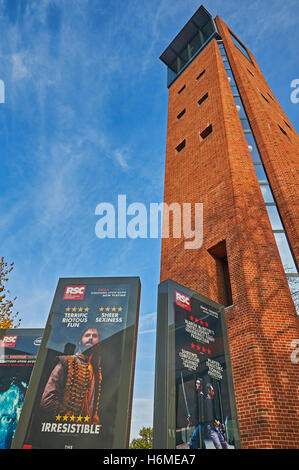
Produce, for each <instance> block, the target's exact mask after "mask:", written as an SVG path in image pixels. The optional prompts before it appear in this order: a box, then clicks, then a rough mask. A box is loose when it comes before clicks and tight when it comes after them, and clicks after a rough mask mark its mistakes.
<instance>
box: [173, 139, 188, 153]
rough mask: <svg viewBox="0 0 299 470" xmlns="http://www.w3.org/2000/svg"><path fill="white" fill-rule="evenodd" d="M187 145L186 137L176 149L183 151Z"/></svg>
mask: <svg viewBox="0 0 299 470" xmlns="http://www.w3.org/2000/svg"><path fill="white" fill-rule="evenodd" d="M185 147H186V139H184V140H183V141H182V142H181V143H180V144H179V145H178V146H177V147H176V148H175V149H176V151H177V152H181V151H182V150H183V148H185Z"/></svg>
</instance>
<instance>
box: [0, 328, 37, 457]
mask: <svg viewBox="0 0 299 470" xmlns="http://www.w3.org/2000/svg"><path fill="white" fill-rule="evenodd" d="M43 331H44V330H42V329H20V328H14V329H3V330H0V449H9V448H10V445H11V442H12V439H13V436H14V434H15V430H16V427H17V424H18V422H19V418H20V414H21V410H22V406H23V402H24V398H25V394H26V391H27V388H28V384H29V380H30V376H31V372H32V369H33V366H34V364H35V361H36V356H37V352H38V349H39V346H40V344H41V340H42V335H43Z"/></svg>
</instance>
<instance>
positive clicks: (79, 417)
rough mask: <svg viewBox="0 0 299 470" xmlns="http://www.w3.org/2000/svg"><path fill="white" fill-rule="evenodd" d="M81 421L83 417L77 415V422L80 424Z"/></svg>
mask: <svg viewBox="0 0 299 470" xmlns="http://www.w3.org/2000/svg"><path fill="white" fill-rule="evenodd" d="M82 419H83V416H81V415H79V416H78V417H77V421H79V422H80V423H81V421H82Z"/></svg>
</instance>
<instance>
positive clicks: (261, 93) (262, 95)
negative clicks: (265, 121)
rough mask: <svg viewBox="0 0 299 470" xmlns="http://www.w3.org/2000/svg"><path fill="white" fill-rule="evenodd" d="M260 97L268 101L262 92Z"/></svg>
mask: <svg viewBox="0 0 299 470" xmlns="http://www.w3.org/2000/svg"><path fill="white" fill-rule="evenodd" d="M261 95H262V97H263V98H264V100H265V101H267V103H269V101H268V100H267V98H266V97H265V96H264V95H263V93H261Z"/></svg>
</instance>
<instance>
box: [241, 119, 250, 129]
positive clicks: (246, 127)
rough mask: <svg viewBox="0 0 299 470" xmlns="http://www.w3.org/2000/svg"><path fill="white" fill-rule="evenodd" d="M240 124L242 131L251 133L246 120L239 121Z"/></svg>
mask: <svg viewBox="0 0 299 470" xmlns="http://www.w3.org/2000/svg"><path fill="white" fill-rule="evenodd" d="M241 124H242V127H243V129H244V131H251V129H250V125H249V122H248V120H247V119H241Z"/></svg>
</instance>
